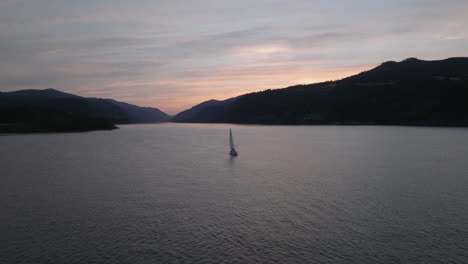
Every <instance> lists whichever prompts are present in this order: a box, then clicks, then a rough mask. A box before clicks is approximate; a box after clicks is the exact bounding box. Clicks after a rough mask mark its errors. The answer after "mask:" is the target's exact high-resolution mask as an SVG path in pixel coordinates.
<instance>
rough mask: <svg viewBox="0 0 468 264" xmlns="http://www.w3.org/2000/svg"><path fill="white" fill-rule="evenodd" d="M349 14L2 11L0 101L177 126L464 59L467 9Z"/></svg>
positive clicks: (412, 6)
mask: <svg viewBox="0 0 468 264" xmlns="http://www.w3.org/2000/svg"><path fill="white" fill-rule="evenodd" d="M358 2H359V4H358ZM358 2H356V1H352V2H351V1H348V2H345V3H343V1H302V0H298V1H288V2H284V1H276V0H273V1H253V2H252V1H192V2H186V1H147V0H138V1H131V2H129V1H108V0H101V1H97V2H96V1H87V0H86V1H59V0H48V1H21V0H8V1H2V2H0V38H1V39H2V41H1V43H0V58H1V63H0V69H1V70H0V91H13V90H18V89H44V88H49V87H50V88H55V89H58V90H61V91H65V92H71V93H75V94H78V95H82V96H90V97H103V98H113V99H116V100H122V101H126V102H129V103H133V104H138V105H141V106H152V107H157V108H160V109H161V110H163V111H165V112H167V113H169V114H175V113H177V112H179V111H182V110H184V109H186V108H189V107H191V106H193V105H195V104H197V103H200V102H202V101H205V100H209V99H218V100H224V99H227V98H229V97H233V96H238V95H241V94H244V93H248V92H254V91H260V90H264V89H274V88H283V87H286V86H290V85H295V84H305V83H314V82H320V81H326V80H335V79H340V78H343V77H346V76H349V75H352V74H355V73H359V72H360V71H362V70H366V69H369V68H371V67H374V66H377V65H378V64H380V63H381V62H384V61H387V60H402V59H405V58H407V57H419V58H421V59H426V60H430V59H443V58H447V57H453V56H466V54H468V35H467V34H466V25H467V24H468V18H467V16H466V14H467V13H468V3H467V2H466V1H456V0H450V1H433V0H430V1H391V2H389V1H368V0H365V1H358ZM429 2H430V3H429ZM52 7H53V8H52ZM376 22H378V23H376Z"/></svg>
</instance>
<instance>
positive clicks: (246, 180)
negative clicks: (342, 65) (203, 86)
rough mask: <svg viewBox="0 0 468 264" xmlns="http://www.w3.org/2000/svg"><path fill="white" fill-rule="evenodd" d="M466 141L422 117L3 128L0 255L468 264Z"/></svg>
mask: <svg viewBox="0 0 468 264" xmlns="http://www.w3.org/2000/svg"><path fill="white" fill-rule="evenodd" d="M229 127H232V128H233V133H234V140H235V141H236V144H237V146H238V152H239V157H237V158H233V159H231V158H230V157H229V156H228V154H227V153H228V131H229ZM467 147H468V129H456V128H415V127H334V126H324V127H321V126H295V127H290V126H237V125H178V124H159V125H132V126H122V127H121V129H119V130H115V131H100V132H89V133H70V134H32V135H9V136H0V157H1V160H0V165H1V172H0V173H1V174H0V175H1V176H0V180H1V184H0V233H1V235H0V263H468V155H467V154H468V148H467Z"/></svg>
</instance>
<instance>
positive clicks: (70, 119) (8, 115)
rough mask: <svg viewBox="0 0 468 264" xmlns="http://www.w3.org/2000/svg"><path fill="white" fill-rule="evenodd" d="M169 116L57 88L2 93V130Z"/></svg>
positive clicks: (74, 127) (75, 127)
mask: <svg viewBox="0 0 468 264" xmlns="http://www.w3.org/2000/svg"><path fill="white" fill-rule="evenodd" d="M169 118H170V117H169V116H168V115H167V114H165V113H164V112H162V111H160V110H159V109H157V108H149V107H139V106H136V105H131V104H127V103H123V102H118V101H115V100H112V99H99V98H86V97H81V96H77V95H73V94H69V93H64V92H61V91H57V90H54V89H46V90H21V91H15V92H4V93H0V132H2V131H3V132H5V131H6V132H49V131H83V130H95V129H112V128H115V124H116V123H120V124H122V123H149V122H164V121H168V120H169Z"/></svg>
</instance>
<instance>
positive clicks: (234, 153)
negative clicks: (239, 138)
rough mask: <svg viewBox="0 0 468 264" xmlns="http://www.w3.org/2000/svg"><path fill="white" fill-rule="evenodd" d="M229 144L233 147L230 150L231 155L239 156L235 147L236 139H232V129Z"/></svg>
mask: <svg viewBox="0 0 468 264" xmlns="http://www.w3.org/2000/svg"><path fill="white" fill-rule="evenodd" d="M229 145H230V147H231V151H229V155H231V156H233V157H236V156H237V151H236V149H235V148H234V140H233V139H232V130H231V129H229Z"/></svg>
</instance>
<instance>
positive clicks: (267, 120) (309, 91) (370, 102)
mask: <svg viewBox="0 0 468 264" xmlns="http://www.w3.org/2000/svg"><path fill="white" fill-rule="evenodd" d="M467 102H468V58H450V59H446V60H439V61H423V60H418V59H415V58H410V59H406V60H404V61H401V62H393V61H390V62H385V63H382V64H381V65H380V66H378V67H376V68H374V69H371V70H369V71H365V72H362V73H360V74H357V75H354V76H351V77H348V78H344V79H342V80H338V81H330V82H323V83H316V84H308V85H297V86H292V87H288V88H283V89H276V90H266V91H262V92H257V93H249V94H245V95H242V96H239V97H236V98H231V99H228V100H225V101H214V100H211V101H208V102H204V103H201V104H199V105H197V106H194V107H192V108H191V109H189V110H186V111H184V112H181V113H179V114H177V115H176V116H174V117H173V119H172V121H174V122H203V123H218V122H222V123H246V124H254V123H255V124H378V125H444V126H445V125H447V126H467V125H468V104H467Z"/></svg>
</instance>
